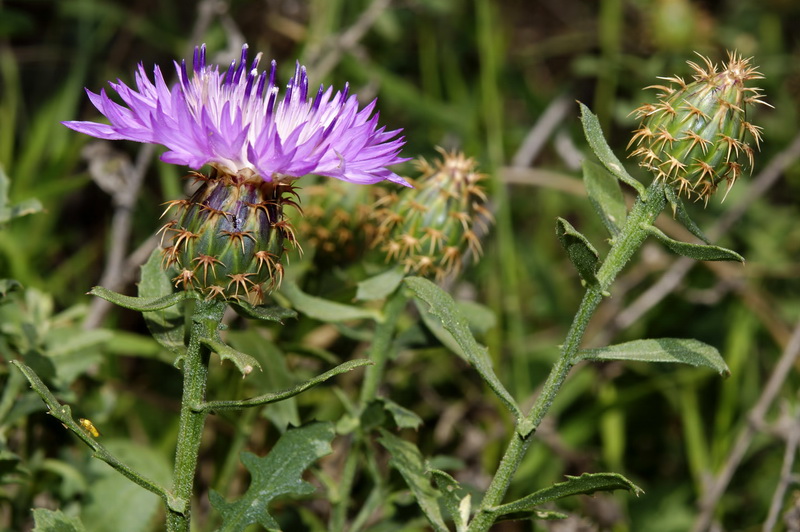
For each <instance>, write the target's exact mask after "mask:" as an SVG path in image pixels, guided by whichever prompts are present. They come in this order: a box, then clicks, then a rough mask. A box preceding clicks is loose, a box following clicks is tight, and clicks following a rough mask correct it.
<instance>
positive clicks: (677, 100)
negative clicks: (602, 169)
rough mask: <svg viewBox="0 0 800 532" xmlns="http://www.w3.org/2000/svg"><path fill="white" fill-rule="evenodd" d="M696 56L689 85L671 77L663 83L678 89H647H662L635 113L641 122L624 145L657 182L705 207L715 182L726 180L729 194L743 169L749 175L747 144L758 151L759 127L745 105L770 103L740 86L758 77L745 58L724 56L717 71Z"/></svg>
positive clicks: (750, 156) (755, 90)
mask: <svg viewBox="0 0 800 532" xmlns="http://www.w3.org/2000/svg"><path fill="white" fill-rule="evenodd" d="M700 57H701V58H702V59H703V62H704V66H700V65H698V64H697V63H694V62H691V61H689V66H691V67H692V69H693V70H694V71H695V74H694V76H693V78H694V81H693V82H692V83H686V82H685V81H684V80H683V79H682V78H680V77H678V76H674V77H670V78H662V79H664V80H665V81H668V82H670V83H671V84H675V85H677V87H676V86H673V85H670V86H665V85H654V86H651V87H647V88H654V89H658V90H660V91H662V92H661V94H659V96H658V98H659V102H658V103H656V104H645V105H642V106H641V107H639V108H638V109H636V110H635V111H634V114H636V116H637V117H638V118H640V119H641V123H640V124H639V129H637V130H636V131H634V135H633V138H631V141H630V143H629V144H628V147H629V148H630V147H632V146H633V147H635V149H634V151H633V152H632V153H631V156H636V157H638V158H639V164H640V165H641V166H643V167H644V168H647V169H648V170H650V171H652V172H653V173H654V174H655V177H656V179H660V180H663V181H665V182H667V183H670V184H671V185H673V186H674V187H675V188H676V189H677V191H678V193H679V194H685V195H686V196H687V197H689V198H691V197H693V196H694V197H695V198H696V199H702V200H703V201H704V202H706V203H708V198H709V197H710V196H711V195H712V194H713V193H714V192H715V191H716V190H717V186H718V185H719V183H720V182H722V181H723V180H724V181H727V183H728V189H729V190H730V187H731V186H732V185H733V184H734V183H735V182H736V179H737V178H738V177H739V176H740V175H742V173H743V172H744V171H745V169H746V168H749V169H750V171H751V172H752V168H753V154H754V150H753V148H752V146H751V145H750V144H749V143H748V142H747V140H748V139H749V140H750V142H754V143H755V147H756V148H760V143H761V128H760V127H758V126H755V125H753V124H751V123H750V122H748V121H747V107H748V106H749V105H751V104H758V103H760V104H764V105H769V104H767V103H766V102H763V101H762V100H761V98H762V97H763V95H762V94H761V89H758V88H753V87H745V82H746V81H748V80H751V79H761V78H763V76H762V75H761V73H759V72H758V71H757V70H756V67H753V66H750V59H744V58H742V57H741V56H738V55H737V54H736V53H729V54H728V63H727V64H725V65H723V68H722V70H720V71H718V70H717V66H716V65H714V64H713V63H712V62H711V61H710V60H709V59H708V58H705V57H703V56H700Z"/></svg>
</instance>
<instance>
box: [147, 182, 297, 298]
mask: <svg viewBox="0 0 800 532" xmlns="http://www.w3.org/2000/svg"><path fill="white" fill-rule="evenodd" d="M193 175H194V177H195V179H196V180H198V181H199V182H200V187H199V188H198V189H197V191H196V192H195V193H194V194H193V195H192V196H191V198H190V199H184V200H175V201H170V202H168V203H167V205H168V207H167V211H169V210H170V209H172V208H173V207H175V208H176V209H177V213H176V214H177V217H176V218H175V219H174V220H172V221H171V222H169V223H167V224H166V225H164V227H162V228H161V232H162V233H163V234H164V235H165V236H166V235H168V234H169V235H171V240H172V244H171V245H170V246H169V247H167V248H165V249H164V261H165V266H167V267H169V266H174V267H175V268H176V269H177V270H178V274H177V276H176V277H175V278H174V279H173V282H174V283H175V286H176V287H182V288H183V289H185V290H197V291H199V292H201V293H202V294H204V295H205V296H206V298H207V299H214V298H218V299H223V300H227V299H233V300H239V299H244V300H247V301H249V302H250V303H253V304H258V303H260V302H261V299H262V296H263V285H264V284H265V283H266V285H267V290H271V289H272V288H274V287H276V286H277V285H278V284H280V282H281V279H282V278H283V266H282V265H281V262H280V259H281V256H282V254H283V252H284V241H285V240H288V241H289V242H291V243H292V244H293V245H296V241H295V236H294V231H293V229H292V226H291V224H290V223H289V222H288V221H287V220H286V219H285V218H284V214H283V207H284V206H285V205H292V206H295V207H296V203H295V202H294V201H293V200H292V199H291V197H292V195H293V194H294V191H293V190H292V186H291V185H289V184H287V183H283V182H277V181H276V182H270V181H265V180H263V179H262V178H261V177H260V176H258V175H256V174H254V173H253V172H251V171H249V170H242V171H239V172H238V173H237V174H230V173H227V172H221V171H219V170H217V169H214V170H213V171H212V173H211V175H210V176H208V177H206V176H204V175H202V174H197V173H195V174H193ZM167 211H165V214H166V212H167ZM162 238H163V237H162Z"/></svg>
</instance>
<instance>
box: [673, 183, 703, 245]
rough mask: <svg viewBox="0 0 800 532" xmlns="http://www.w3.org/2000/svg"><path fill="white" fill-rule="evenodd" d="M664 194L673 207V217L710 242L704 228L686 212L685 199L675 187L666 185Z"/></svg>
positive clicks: (698, 236) (695, 234)
mask: <svg viewBox="0 0 800 532" xmlns="http://www.w3.org/2000/svg"><path fill="white" fill-rule="evenodd" d="M664 195H665V196H666V197H667V201H668V202H669V204H670V206H671V207H672V216H673V218H675V219H676V220H678V221H679V222H680V223H682V224H683V226H684V227H686V229H688V230H689V232H690V233H692V234H693V235H694V236H696V237H697V238H699V239H700V240H702V241H703V242H705V243H706V244H708V243H709V241H708V237H707V236H706V235H705V233H703V230H702V229H700V227H698V225H697V224H696V223H694V220H692V219H691V218H690V217H689V213H688V212H686V206H685V205H684V203H683V200H682V199H681V198H680V197H678V193H677V192H676V191H675V189H674V188H673V187H664Z"/></svg>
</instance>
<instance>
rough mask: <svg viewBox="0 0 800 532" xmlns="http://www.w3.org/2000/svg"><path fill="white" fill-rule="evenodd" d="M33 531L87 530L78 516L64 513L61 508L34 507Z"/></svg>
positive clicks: (67, 531)
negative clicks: (54, 509)
mask: <svg viewBox="0 0 800 532" xmlns="http://www.w3.org/2000/svg"><path fill="white" fill-rule="evenodd" d="M33 522H34V523H35V526H34V527H33V532H86V528H85V527H84V526H83V523H81V520H80V519H78V518H77V517H71V516H68V515H66V514H64V513H63V512H62V511H61V510H56V511H53V510H47V509H45V508H34V509H33Z"/></svg>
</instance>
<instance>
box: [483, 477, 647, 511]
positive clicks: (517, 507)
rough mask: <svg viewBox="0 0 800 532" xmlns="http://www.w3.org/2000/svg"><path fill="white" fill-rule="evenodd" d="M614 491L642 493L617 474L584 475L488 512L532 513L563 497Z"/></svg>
mask: <svg viewBox="0 0 800 532" xmlns="http://www.w3.org/2000/svg"><path fill="white" fill-rule="evenodd" d="M614 490H628V491H630V492H632V493H633V494H634V495H636V496H637V497H638V496H639V495H640V494H642V493H644V491H643V490H642V489H641V488H640V487H638V486H637V485H636V484H634V483H633V482H631V481H630V480H628V479H627V478H625V477H623V476H622V475H619V474H617V473H584V474H583V475H581V476H579V477H572V476H567V480H566V481H565V482H559V483H557V484H553V485H552V486H550V487H548V488H544V489H541V490H539V491H537V492H535V493H532V494H530V495H528V496H527V497H523V498H521V499H519V500H516V501H514V502H510V503H508V504H502V505H500V506H495V507H494V508H491V510H490V511H491V512H492V513H494V514H497V515H504V514H510V513H517V512H534V511H535V510H536V507H537V506H540V505H542V504H544V503H546V502H550V501H555V500H557V499H562V498H564V497H569V496H572V495H591V494H592V493H595V492H598V491H614Z"/></svg>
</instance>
